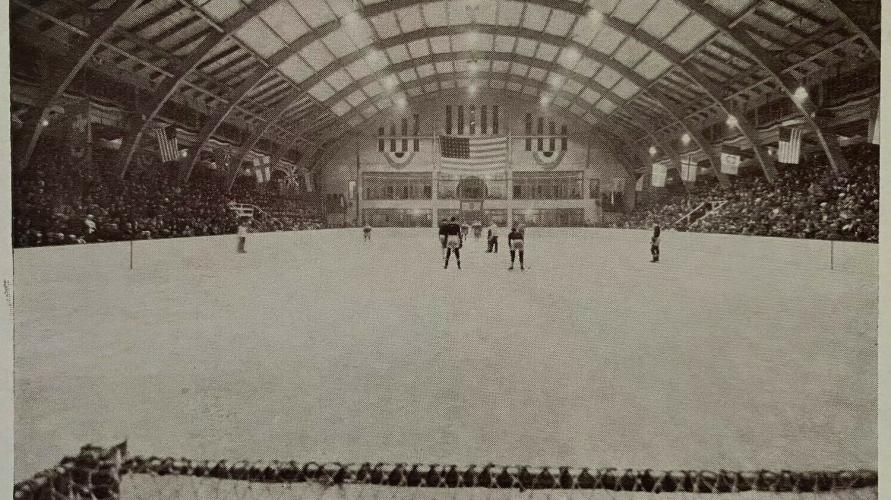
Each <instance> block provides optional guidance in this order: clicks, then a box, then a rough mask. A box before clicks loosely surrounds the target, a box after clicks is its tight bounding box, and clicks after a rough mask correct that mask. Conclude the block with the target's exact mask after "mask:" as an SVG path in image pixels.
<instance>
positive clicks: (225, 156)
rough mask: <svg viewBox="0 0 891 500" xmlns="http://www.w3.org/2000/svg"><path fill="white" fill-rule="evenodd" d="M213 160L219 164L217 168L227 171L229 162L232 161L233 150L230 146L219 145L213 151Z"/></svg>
mask: <svg viewBox="0 0 891 500" xmlns="http://www.w3.org/2000/svg"><path fill="white" fill-rule="evenodd" d="M213 161H214V163H216V164H217V168H219V169H221V170H222V171H223V172H226V171H228V170H229V163H230V162H231V161H232V152H231V151H230V149H229V148H228V147H225V146H223V147H219V148H217V149H215V150H214V152H213Z"/></svg>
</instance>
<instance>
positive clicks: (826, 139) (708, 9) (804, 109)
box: [677, 0, 848, 173]
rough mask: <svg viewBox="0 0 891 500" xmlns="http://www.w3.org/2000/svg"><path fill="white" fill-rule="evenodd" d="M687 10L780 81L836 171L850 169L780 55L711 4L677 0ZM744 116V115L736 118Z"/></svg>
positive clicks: (836, 140)
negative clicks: (728, 38)
mask: <svg viewBox="0 0 891 500" xmlns="http://www.w3.org/2000/svg"><path fill="white" fill-rule="evenodd" d="M677 1H678V2H679V3H681V4H682V5H684V6H685V7H687V8H688V9H690V10H692V11H695V12H696V13H698V14H699V15H701V16H702V17H704V18H705V19H706V20H707V21H708V22H709V23H710V24H711V25H712V26H714V27H715V28H716V29H718V30H720V31H721V32H722V33H724V34H725V35H727V36H728V37H730V38H732V39H733V40H734V41H736V43H738V44H739V45H740V46H741V47H742V48H743V49H745V50H746V52H748V53H749V55H750V56H751V57H752V58H753V59H754V60H755V61H756V62H758V64H760V65H761V66H762V67H763V68H764V69H765V70H766V71H767V72H768V73H769V74H770V76H771V78H773V79H774V80H775V81H776V82H777V83H778V84H780V86H781V88H782V90H783V92H784V93H785V94H786V95H787V96H788V98H789V99H790V100H791V101H792V102H793V103H794V104H795V107H796V108H797V109H798V110H799V111H800V112H801V114H802V117H803V118H804V121H805V123H806V124H807V125H808V126H809V128H810V129H811V130H812V131H813V132H814V134H816V136H817V139H818V140H819V142H820V145H821V146H822V148H823V151H824V152H825V153H826V158H827V159H828V160H829V164H830V166H831V167H832V169H833V170H834V171H835V172H836V173H840V172H845V171H847V169H848V162H847V160H846V159H845V157H844V156H843V155H841V154H840V150H839V148H838V138H837V137H836V136H834V135H832V134H830V133H829V132H827V131H826V130H824V129H823V127H822V126H821V124H820V123H818V121H817V118H816V106H815V105H814V104H813V103H812V102H811V100H810V97H809V96H807V95H800V94H796V91H797V89H798V87H799V85H800V82H798V81H796V80H795V79H794V78H792V77H791V76H789V75H788V74H787V73H785V70H786V69H787V67H786V65H785V64H783V63H782V62H781V61H780V59H779V58H777V57H775V56H774V55H773V54H772V53H770V52H769V51H768V50H767V49H765V48H764V47H762V46H761V45H759V44H758V42H756V41H755V40H754V39H753V38H752V36H751V35H750V34H749V32H748V31H747V30H746V29H743V28H741V27H740V26H731V25H730V18H728V17H727V16H725V15H724V14H723V13H721V12H720V11H718V10H717V9H715V8H714V7H712V6H711V5H708V4H703V3H701V2H696V1H694V0H677ZM737 119H738V120H739V119H741V117H737Z"/></svg>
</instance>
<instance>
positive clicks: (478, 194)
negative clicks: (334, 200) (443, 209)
mask: <svg viewBox="0 0 891 500" xmlns="http://www.w3.org/2000/svg"><path fill="white" fill-rule="evenodd" d="M584 184H585V183H584V177H583V174H582V172H514V174H513V188H512V189H513V198H514V199H517V200H539V199H542V200H580V199H582V197H583V196H582V193H584ZM589 190H590V194H589V197H590V198H593V199H597V197H598V195H599V181H598V180H597V179H592V180H591V182H590V186H589ZM362 194H363V198H364V199H366V200H429V199H432V197H433V196H432V195H433V176H432V175H430V174H387V173H365V174H363V176H362ZM436 194H437V198H439V199H446V200H448V199H482V198H485V199H490V200H503V199H506V198H507V194H508V180H507V178H506V177H504V176H503V175H497V176H496V175H490V176H481V177H477V176H465V177H458V176H447V175H442V176H440V178H439V182H438V183H437V192H436Z"/></svg>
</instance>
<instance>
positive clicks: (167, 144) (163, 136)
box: [155, 125, 179, 163]
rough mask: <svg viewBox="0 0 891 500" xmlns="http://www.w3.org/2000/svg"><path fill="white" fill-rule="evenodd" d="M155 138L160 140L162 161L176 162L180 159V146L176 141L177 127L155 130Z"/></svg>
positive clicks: (166, 126)
mask: <svg viewBox="0 0 891 500" xmlns="http://www.w3.org/2000/svg"><path fill="white" fill-rule="evenodd" d="M155 137H157V139H158V149H159V150H160V151H161V161H162V162H165V163H166V162H168V161H176V160H177V159H178V158H179V144H178V143H177V139H176V127H173V126H170V125H165V126H163V127H161V128H156V129H155Z"/></svg>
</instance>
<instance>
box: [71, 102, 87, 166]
mask: <svg viewBox="0 0 891 500" xmlns="http://www.w3.org/2000/svg"><path fill="white" fill-rule="evenodd" d="M66 115H67V116H68V119H69V125H68V146H69V148H70V150H71V156H72V157H74V158H77V159H80V160H87V161H89V160H90V156H91V153H92V151H91V145H92V142H93V130H92V126H91V124H90V100H89V99H83V100H82V101H81V102H79V103H77V104H75V105H73V106H72V107H71V109H70V112H69V113H66Z"/></svg>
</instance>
